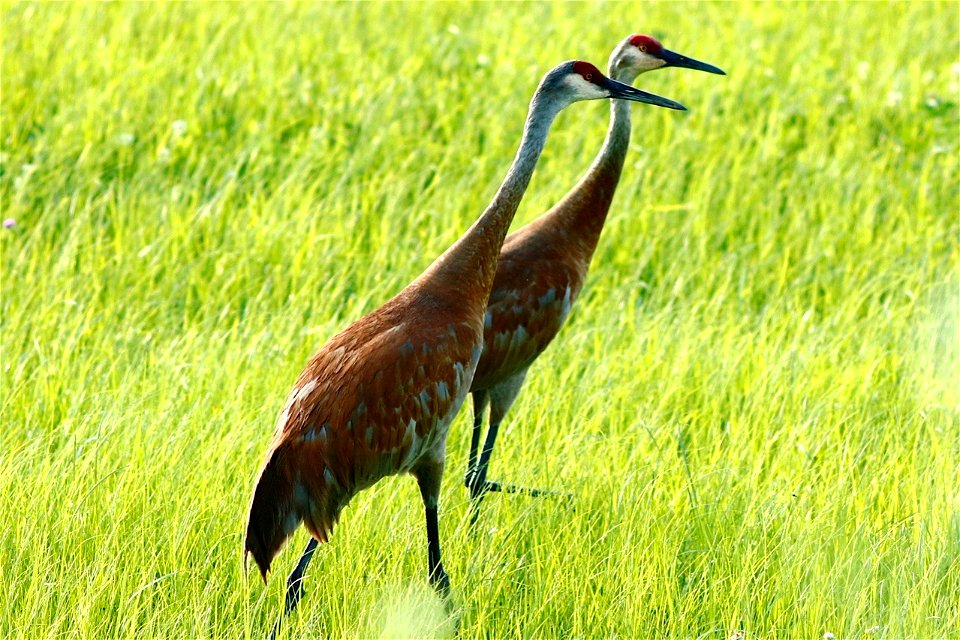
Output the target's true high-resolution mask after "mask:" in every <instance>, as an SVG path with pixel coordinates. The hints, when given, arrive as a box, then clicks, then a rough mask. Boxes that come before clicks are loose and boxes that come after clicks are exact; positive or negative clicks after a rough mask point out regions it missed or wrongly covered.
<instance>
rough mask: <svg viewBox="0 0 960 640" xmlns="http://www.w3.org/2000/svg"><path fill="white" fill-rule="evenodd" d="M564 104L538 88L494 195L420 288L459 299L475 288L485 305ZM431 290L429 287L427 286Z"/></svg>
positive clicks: (424, 279)
mask: <svg viewBox="0 0 960 640" xmlns="http://www.w3.org/2000/svg"><path fill="white" fill-rule="evenodd" d="M566 104H567V103H566V102H564V101H563V100H558V99H557V98H556V97H553V96H550V95H549V94H545V93H544V92H543V91H542V86H541V88H540V89H538V90H537V93H536V94H534V96H533V100H531V102H530V110H529V112H528V114H527V120H526V123H525V124H524V128H523V138H522V140H521V141H520V148H519V149H518V150H517V155H516V157H515V158H514V160H513V164H512V165H511V166H510V169H509V171H507V175H506V177H505V178H504V180H503V183H502V184H501V185H500V188H499V189H497V193H496V195H495V196H494V197H493V200H492V201H491V202H490V204H489V205H488V206H487V208H486V210H485V211H484V212H483V214H481V216H480V218H479V219H477V221H476V222H475V223H474V224H473V226H472V227H470V229H468V230H467V232H466V233H465V234H464V235H463V236H462V237H461V238H460V239H459V240H457V242H455V243H454V244H453V246H451V247H450V248H449V249H447V250H446V251H445V252H444V253H443V255H441V256H440V257H439V258H437V260H436V261H435V262H434V263H433V264H432V265H431V266H430V267H429V268H428V269H427V270H426V271H425V272H424V273H423V275H422V276H421V277H420V278H418V280H419V281H421V282H422V283H423V284H424V285H425V286H429V283H430V282H433V283H437V284H440V285H442V286H453V287H456V290H457V291H459V292H460V293H461V294H462V293H463V292H464V291H467V290H473V289H474V288H477V290H478V291H479V292H480V293H478V295H481V293H482V295H481V297H482V299H481V300H480V301H479V302H480V303H481V304H482V305H484V306H486V303H487V297H489V295H490V289H491V288H492V287H493V277H494V275H495V274H496V270H497V259H498V257H499V255H500V247H501V246H502V245H503V239H504V238H505V237H506V235H507V229H508V228H509V227H510V223H511V222H512V221H513V216H514V215H515V214H516V212H517V207H518V206H519V205H520V200H521V199H522V198H523V194H524V192H525V191H526V190H527V186H528V185H529V184H530V178H531V176H532V175H533V170H534V168H535V167H536V166H537V161H538V160H539V159H540V153H541V152H542V151H543V146H544V144H545V143H546V140H547V133H549V131H550V126H551V125H552V124H553V121H554V119H555V118H556V117H557V114H558V113H560V111H561V110H562V109H563V108H564V107H565V106H566ZM431 288H432V287H431Z"/></svg>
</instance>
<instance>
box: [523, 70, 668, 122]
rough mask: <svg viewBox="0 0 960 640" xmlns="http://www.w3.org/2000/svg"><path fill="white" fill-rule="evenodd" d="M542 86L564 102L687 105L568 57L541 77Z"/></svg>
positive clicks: (660, 105)
mask: <svg viewBox="0 0 960 640" xmlns="http://www.w3.org/2000/svg"><path fill="white" fill-rule="evenodd" d="M541 86H542V87H543V88H544V89H547V90H548V91H550V92H552V93H554V94H555V95H556V96H557V97H558V98H559V99H562V100H563V101H565V102H567V103H570V102H577V101H579V100H598V99H600V98H618V99H621V100H632V101H634V102H645V103H647V104H652V105H656V106H658V107H665V108H667V109H677V110H679V111H686V107H684V106H683V105H682V104H680V103H679V102H674V101H673V100H669V99H667V98H663V97H661V96H658V95H654V94H652V93H647V92H646V91H641V90H639V89H636V88H634V87H631V86H630V85H628V84H624V83H622V82H618V81H616V80H612V79H610V78H608V77H607V76H605V75H603V74H602V73H600V70H599V69H597V68H596V67H595V66H594V65H592V64H590V63H589V62H584V61H583V60H571V61H569V62H564V63H563V64H561V65H559V66H557V67H556V68H554V69H553V70H552V71H551V72H550V73H548V74H547V75H546V76H545V77H544V79H543V83H542V85H541Z"/></svg>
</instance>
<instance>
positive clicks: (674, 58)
mask: <svg viewBox="0 0 960 640" xmlns="http://www.w3.org/2000/svg"><path fill="white" fill-rule="evenodd" d="M660 59H661V60H663V61H664V62H666V63H667V64H665V65H663V66H664V67H683V68H685V69H696V70H697V71H706V72H707V73H715V74H717V75H718V76H725V75H727V74H726V73H724V71H723V69H721V68H719V67H715V66H713V65H712V64H707V63H706V62H700V61H699V60H694V59H693V58H688V57H687V56H684V55H680V54H679V53H677V52H676V51H670V50H669V49H664V50H663V51H662V52H661V53H660ZM662 68H663V67H661V69H662Z"/></svg>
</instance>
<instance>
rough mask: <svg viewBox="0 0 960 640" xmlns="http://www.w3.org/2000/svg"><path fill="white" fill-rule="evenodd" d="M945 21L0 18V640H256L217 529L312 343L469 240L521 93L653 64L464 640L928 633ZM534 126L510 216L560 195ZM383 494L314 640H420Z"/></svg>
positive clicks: (448, 486)
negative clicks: (553, 73) (595, 70)
mask: <svg viewBox="0 0 960 640" xmlns="http://www.w3.org/2000/svg"><path fill="white" fill-rule="evenodd" d="M958 18H960V12H958V9H957V6H956V5H955V4H950V3H944V4H926V3H911V4H884V5H880V4H866V3H861V4H851V5H836V4H830V5H827V4H822V5H821V4H790V5H787V4H779V5H770V4H756V5H754V4H749V5H748V4H708V5H695V4H688V3H679V4H672V5H666V4H658V5H653V6H650V5H643V6H642V7H639V6H634V5H633V4H626V5H615V4H603V5H593V4H589V5H588V4H573V5H571V4H558V5H530V4H523V5H459V4H453V3H451V4H439V5H419V4H417V5H413V4H386V5H378V4H341V5H328V4H305V5H299V4H282V5H280V4H255V5H227V4H216V5H202V4H170V5H153V4H133V3H130V4H114V5H100V4H27V3H16V4H11V3H5V4H4V5H3V15H2V21H0V25H2V26H0V28H2V44H3V60H2V69H0V78H2V109H0V141H2V155H0V206H2V218H4V219H7V218H10V219H12V220H13V223H12V224H13V226H12V228H0V250H2V258H0V264H2V269H3V271H2V276H0V277H2V301H0V309H2V329H0V330H2V353H0V371H2V378H0V383H2V387H0V417H2V422H0V424H2V425H3V429H2V431H0V496H2V498H0V518H2V520H3V522H4V526H3V527H0V583H2V584H3V585H4V589H3V590H2V592H0V603H2V606H0V636H3V637H10V636H19V637H30V638H45V637H46V638H52V637H58V638H59V637H82V638H99V637H117V636H123V637H140V638H155V637H192V636H205V637H206V636H213V637H238V636H239V637H260V636H262V635H263V634H264V633H265V632H266V630H267V629H268V627H269V624H270V623H271V622H272V620H273V617H274V615H275V614H276V613H277V611H278V610H279V607H280V603H281V598H282V596H281V589H282V579H279V578H281V577H282V575H283V574H284V573H285V572H286V571H287V570H289V568H290V567H292V565H293V562H294V558H295V555H296V554H297V553H298V552H299V551H300V549H301V547H302V545H303V543H304V542H305V535H304V534H302V533H301V534H299V535H298V536H297V537H296V538H295V539H294V541H293V542H292V543H291V545H290V548H289V550H287V551H285V552H284V554H283V555H281V556H280V558H278V560H277V563H276V567H277V574H276V575H275V576H274V578H275V579H273V580H272V581H271V582H270V585H269V587H268V588H266V589H264V588H263V587H262V585H261V583H260V582H259V580H258V579H257V578H255V577H254V576H253V575H250V576H248V577H246V578H245V577H244V575H243V571H242V563H241V554H240V549H241V534H242V528H243V523H244V518H245V510H246V506H247V501H248V498H249V493H250V489H251V486H252V482H253V478H254V475H255V473H256V471H257V469H258V465H259V464H260V462H261V459H262V455H263V452H264V450H265V447H266V445H267V442H268V440H269V436H270V432H271V428H272V424H273V419H274V418H275V416H276V414H277V412H278V411H279V410H280V408H281V405H282V402H283V399H284V397H285V395H286V393H287V392H288V391H289V388H290V386H291V385H292V383H293V381H294V379H295V377H296V374H297V373H298V371H299V370H300V368H301V367H302V365H303V363H304V362H305V361H306V359H307V358H308V357H309V355H310V353H311V352H312V351H313V350H315V349H316V348H317V347H318V346H319V345H320V344H322V343H323V342H324V341H325V340H326V339H327V338H328V337H329V336H330V335H332V334H333V332H334V331H336V330H337V329H338V328H340V327H342V326H344V325H345V324H346V323H347V322H349V321H350V320H352V319H354V318H356V317H358V316H359V315H361V314H362V313H364V312H365V311H368V310H370V309H373V308H374V307H376V306H377V305H379V304H380V303H382V302H383V301H384V300H386V299H387V298H388V297H390V296H391V295H392V294H393V293H394V292H396V291H397V290H398V289H399V288H400V287H402V286H403V285H404V284H406V283H407V282H409V281H410V280H411V279H412V278H414V277H415V276H416V275H417V274H418V273H419V272H420V271H421V270H422V269H423V268H424V267H425V266H426V265H427V264H428V263H429V262H430V261H431V260H432V259H433V257H435V256H436V255H438V254H439V253H440V252H441V251H442V250H443V249H444V248H445V247H446V246H448V245H449V244H450V243H451V242H452V241H453V240H454V239H455V238H457V237H458V235H459V234H460V233H461V232H462V231H463V230H464V229H465V228H466V227H467V226H468V225H469V223H470V221H471V220H472V219H473V218H474V217H475V216H476V215H477V214H478V213H479V212H480V211H481V210H482V208H483V206H484V204H485V203H486V202H487V201H488V199H489V198H490V197H491V195H492V193H493V191H494V189H495V187H496V184H497V183H498V182H499V180H500V179H501V177H502V175H503V173H504V171H505V170H506V167H507V165H508V164H509V162H510V160H511V158H512V156H513V152H514V150H515V147H516V144H517V141H518V138H519V133H520V129H521V126H522V121H523V117H524V114H525V111H526V107H527V102H528V100H529V97H530V95H531V94H532V92H533V90H534V88H535V86H536V83H537V81H538V80H539V78H540V76H541V75H542V73H543V72H545V71H546V70H547V69H549V68H550V67H551V66H553V65H554V64H555V63H557V62H559V61H561V60H564V59H569V58H573V57H580V58H586V59H590V60H592V61H594V62H596V63H598V64H603V63H604V62H605V60H606V58H607V56H608V54H609V51H610V49H611V48H612V47H613V46H614V45H615V44H616V43H617V42H618V41H619V40H620V39H621V38H623V37H624V36H626V35H629V33H631V32H643V31H646V32H652V33H654V34H656V35H659V36H661V37H663V38H664V40H665V44H666V45H667V46H668V47H670V48H673V49H676V50H678V51H681V52H683V53H689V54H690V55H693V56H695V57H697V58H699V59H702V60H706V61H709V62H711V63H715V64H717V65H719V66H721V67H723V68H724V69H726V70H727V72H728V73H729V75H728V76H727V77H723V78H720V77H716V76H709V75H706V74H698V73H694V72H690V71H663V72H659V73H654V74H649V75H646V76H643V77H642V78H641V82H639V85H640V86H642V87H643V88H645V89H647V90H649V91H654V92H656V93H659V94H661V95H666V96H669V97H671V98H674V99H677V100H680V101H682V102H684V103H685V104H687V105H688V106H689V107H690V108H691V111H690V112H689V113H687V114H678V113H676V112H668V111H666V110H662V109H653V108H649V107H644V106H639V105H638V106H636V107H634V109H633V114H634V123H635V130H634V144H633V149H632V151H631V155H630V156H629V158H628V161H627V167H626V170H625V172H624V178H623V181H622V183H621V185H620V189H619V191H618V194H617V198H616V200H615V202H614V207H613V210H612V212H611V216H610V219H609V221H608V224H607V228H606V230H605V232H604V237H603V239H602V242H601V245H600V248H599V250H598V253H597V255H596V257H595V260H594V265H593V270H592V272H591V277H590V280H589V283H588V285H587V288H586V289H585V291H584V293H583V295H582V296H581V299H580V301H579V302H578V304H577V307H576V309H575V311H574V313H573V315H572V317H571V322H570V324H569V326H567V327H566V328H565V329H564V332H563V334H562V336H561V338H560V339H559V340H558V341H557V344H555V345H554V346H552V347H551V349H550V350H549V351H548V352H547V354H546V355H545V356H544V357H543V358H542V360H541V361H540V362H539V363H538V364H537V365H535V367H534V369H533V371H532V374H531V376H530V377H529V379H528V380H529V381H528V384H527V386H526V388H525V390H524V392H523V394H522V395H521V397H520V399H519V400H518V402H517V404H516V405H515V406H514V408H513V410H512V412H511V415H510V418H509V419H508V422H507V423H506V424H505V425H504V432H503V434H502V436H501V439H500V444H499V445H498V449H497V451H496V453H495V456H494V461H493V467H492V471H491V473H492V476H493V477H494V478H496V479H503V480H507V481H510V482H514V483H517V484H524V485H529V486H538V487H545V488H551V489H558V490H563V491H570V492H572V493H573V494H574V496H575V498H574V501H573V503H572V504H567V503H565V502H563V501H558V500H552V499H542V500H530V499H527V498H522V497H517V496H506V497H505V496H491V497H490V498H489V499H488V500H487V501H486V502H485V504H484V511H483V514H482V516H481V520H480V527H479V529H478V531H477V532H474V533H471V532H470V530H469V529H468V527H467V516H466V514H467V501H466V494H465V493H466V492H465V490H464V489H463V487H462V473H463V470H464V466H465V460H466V451H467V439H468V437H469V435H468V429H469V427H468V425H469V420H468V418H467V417H466V416H461V417H460V418H458V420H457V421H456V422H455V424H454V426H453V430H452V433H451V438H450V442H449V447H448V454H449V457H448V460H449V461H448V473H447V477H446V479H445V480H446V482H445V491H444V502H443V509H442V514H441V534H442V539H443V543H444V552H445V564H446V566H447V569H448V571H449V573H450V574H451V577H452V580H453V583H454V607H455V614H456V617H457V618H458V619H459V629H460V637H462V638H499V637H583V638H593V637H613V636H618V637H664V636H683V637H711V638H729V637H731V635H733V634H734V632H736V631H738V630H742V631H743V632H744V633H745V634H746V636H747V637H787V636H791V637H804V638H820V637H823V634H824V633H825V632H830V633H833V634H836V637H837V638H843V637H883V638H900V637H924V638H925V637H957V634H958V632H957V629H958V624H960V611H958V607H960V604H958V603H960V493H958V483H957V480H956V479H957V477H958V476H960V364H958V361H960V352H958V344H960V322H958V318H960V255H958V236H960V221H958V209H960V194H958V188H960V187H958V184H960V176H958V166H957V165H958V152H960V150H958V141H960V128H958V109H957V103H958V102H960V59H958V49H957V43H958V28H957V25H958ZM606 124H607V105H603V104H578V105H574V106H573V107H571V108H570V109H569V110H568V112H566V113H564V114H561V116H560V118H559V119H558V121H557V123H556V125H555V127H554V132H553V134H552V135H551V138H550V141H549V142H548V145H547V149H546V152H545V154H544V157H543V160H542V162H541V165H540V167H539V168H538V172H537V174H536V175H535V176H534V180H533V182H532V184H531V187H530V191H529V192H528V196H527V199H526V200H525V202H524V204H523V206H522V207H521V210H520V212H519V214H518V216H517V221H518V223H523V222H526V221H529V220H531V219H533V218H534V217H535V216H536V215H538V214H539V213H540V212H542V211H543V210H545V209H546V208H547V207H548V206H549V205H550V204H552V203H553V202H555V201H556V200H557V199H558V198H559V197H560V196H561V195H562V194H563V193H564V192H565V191H566V189H567V188H569V186H570V185H571V184H573V183H574V181H575V180H576V178H577V177H578V175H579V174H580V173H581V172H582V171H583V170H584V168H585V167H586V166H587V165H588V164H589V162H590V160H591V159H592V157H593V154H594V153H595V152H596V150H597V149H598V148H599V146H600V143H601V140H602V137H603V134H604V131H605V128H606ZM425 557H426V550H425V541H424V531H423V523H422V512H421V508H420V505H419V497H418V492H417V489H416V486H415V483H414V482H413V481H412V480H410V479H409V478H397V479H390V480H388V481H385V482H383V483H381V484H380V485H378V486H377V488H376V489H374V490H372V491H368V492H366V493H364V494H362V495H361V496H359V497H358V498H357V499H356V500H354V502H353V503H351V505H350V507H349V508H348V509H347V510H346V512H345V513H344V517H343V520H342V523H341V526H340V527H339V528H338V529H337V532H336V535H335V536H334V539H333V542H332V544H330V545H328V546H327V547H325V548H322V549H321V550H320V552H319V553H318V554H317V555H316V557H315V559H314V562H313V565H312V566H311V568H310V571H309V574H308V584H307V592H308V593H307V596H306V599H305V600H304V601H303V605H302V607H301V608H300V609H299V611H298V616H297V618H296V619H295V620H294V621H293V622H292V624H291V626H290V629H291V630H295V635H294V637H296V636H302V637H317V636H322V637H332V638H337V637H343V636H348V637H350V636H371V635H375V636H376V635H384V636H389V637H402V636H409V635H415V636H420V635H432V634H439V635H449V633H450V632H451V628H452V625H451V623H450V622H449V621H444V620H443V615H442V611H441V610H439V609H438V608H437V607H438V605H437V603H436V602H432V601H431V596H430V593H429V590H428V589H426V587H425V585H426V580H425V576H424V573H425Z"/></svg>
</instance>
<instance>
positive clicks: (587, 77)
mask: <svg viewBox="0 0 960 640" xmlns="http://www.w3.org/2000/svg"><path fill="white" fill-rule="evenodd" d="M583 77H584V79H585V80H586V81H587V82H592V81H593V74H592V73H588V74H587V75H585V76H583Z"/></svg>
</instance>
